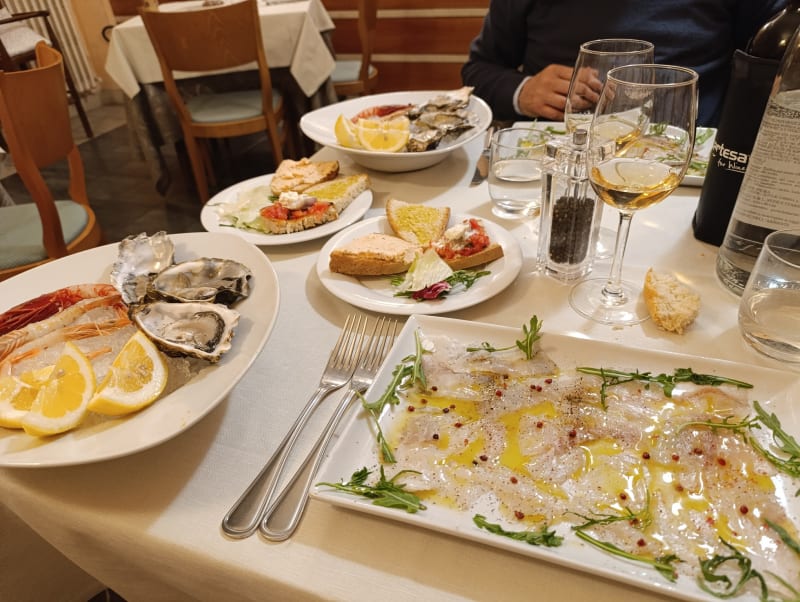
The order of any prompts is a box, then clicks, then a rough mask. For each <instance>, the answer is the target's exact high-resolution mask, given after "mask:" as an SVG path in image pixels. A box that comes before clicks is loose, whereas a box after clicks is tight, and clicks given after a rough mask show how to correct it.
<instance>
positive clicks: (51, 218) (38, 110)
mask: <svg viewBox="0 0 800 602" xmlns="http://www.w3.org/2000/svg"><path fill="white" fill-rule="evenodd" d="M35 60H36V64H37V66H35V67H33V68H31V69H27V70H24V71H8V72H6V71H0V124H2V128H3V134H4V135H5V139H6V143H7V144H8V149H9V151H10V154H11V158H12V159H13V160H14V166H15V167H16V170H17V174H19V177H20V178H21V179H22V182H23V184H24V185H25V188H26V189H27V190H28V192H29V193H30V195H31V197H32V199H33V203H20V204H17V205H12V206H8V207H0V280H4V279H6V278H9V277H11V276H14V275H15V274H18V273H20V272H23V271H25V270H28V269H30V268H32V267H36V266H37V265H41V264H43V263H45V262H47V261H50V260H53V259H57V258H59V257H64V256H65V255H67V254H70V253H75V252H77V251H82V250H84V249H90V248H92V247H95V246H97V245H98V244H100V242H101V239H102V236H101V233H100V226H99V225H98V223H97V220H96V218H95V214H94V212H93V211H92V209H91V207H90V206H89V200H88V198H87V195H86V180H85V175H84V170H83V162H82V160H81V156H80V153H79V152H78V147H77V146H75V141H74V140H73V138H72V127H71V125H70V117H69V102H68V99H67V92H66V86H65V85H64V71H63V59H62V56H61V53H60V52H58V51H57V50H55V49H53V48H51V47H50V46H48V45H47V44H46V43H45V42H40V43H39V44H37V45H36V49H35ZM65 159H66V161H67V164H68V165H69V176H70V177H69V195H70V200H55V199H54V198H53V193H52V191H51V190H50V188H49V187H48V185H47V183H46V182H45V181H44V178H43V177H42V173H41V171H40V169H41V168H42V167H45V166H47V165H50V164H52V163H55V162H57V161H63V160H65Z"/></svg>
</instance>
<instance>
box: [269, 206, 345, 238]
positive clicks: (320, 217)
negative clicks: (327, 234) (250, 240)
mask: <svg viewBox="0 0 800 602" xmlns="http://www.w3.org/2000/svg"><path fill="white" fill-rule="evenodd" d="M278 204H279V201H276V202H275V203H274V205H278ZM314 207H315V208H316V209H317V210H316V211H304V212H303V213H304V215H302V216H300V217H287V218H286V219H281V218H277V217H270V216H267V215H264V213H263V210H262V213H261V215H259V218H258V220H257V224H254V227H256V228H257V229H258V230H261V231H262V232H266V233H268V234H291V233H292V232H301V231H303V230H308V229H309V228H315V227H317V226H321V225H322V224H326V223H328V222H332V221H333V220H335V219H337V218H338V217H339V212H338V211H336V207H335V206H334V205H333V203H327V202H325V203H315V206H314ZM265 209H266V208H265Z"/></svg>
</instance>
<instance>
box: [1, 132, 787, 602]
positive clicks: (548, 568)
mask: <svg viewBox="0 0 800 602" xmlns="http://www.w3.org/2000/svg"><path fill="white" fill-rule="evenodd" d="M482 141H483V140H482V137H481V136H478V137H476V138H475V139H474V140H473V141H471V142H470V143H468V144H466V145H465V146H463V147H461V148H459V149H457V150H455V151H453V152H452V153H451V154H450V155H448V156H447V157H446V158H445V159H444V160H443V161H442V162H440V163H438V164H437V165H435V166H433V167H429V168H427V169H423V170H419V171H413V172H406V173H385V172H378V171H371V170H364V169H363V168H361V167H360V166H359V165H357V164H355V163H354V162H353V161H352V160H351V159H349V158H348V157H347V156H345V155H343V154H340V153H339V152H338V151H337V150H336V149H334V148H329V147H324V148H322V149H321V150H319V151H318V152H317V153H316V154H315V155H314V156H313V157H312V158H313V159H315V160H334V159H335V160H338V161H339V162H340V169H341V172H342V173H359V172H366V173H368V175H369V177H370V186H371V189H372V192H373V201H372V206H371V208H370V209H369V211H368V212H367V214H366V215H365V218H369V217H373V216H379V215H383V214H384V208H385V204H386V201H387V199H388V198H390V197H394V198H398V199H400V200H403V201H407V202H410V203H424V204H426V205H431V206H447V207H450V208H451V211H452V212H453V213H454V214H465V215H471V216H476V217H479V218H481V219H483V220H487V221H493V222H495V223H496V224H498V225H499V226H500V227H501V228H503V229H504V230H506V231H508V232H509V233H510V234H511V235H512V236H513V239H514V241H515V242H516V243H517V244H518V245H519V247H520V250H521V253H522V267H521V270H520V272H519V274H518V276H517V277H516V278H515V279H514V280H513V282H512V283H511V284H510V285H509V286H507V287H506V288H505V289H503V290H500V291H497V292H496V294H495V295H494V296H492V297H491V298H489V299H487V300H484V301H483V302H481V303H479V304H476V305H474V306H471V307H465V308H462V309H458V310H456V311H453V312H451V313H448V314H446V317H450V318H457V319H461V320H468V321H471V322H483V323H489V324H495V325H503V326H510V327H515V328H519V327H520V326H521V325H522V324H525V323H527V321H528V319H529V318H530V316H531V315H533V314H535V315H537V316H538V317H539V319H540V320H541V321H542V324H543V331H544V332H552V333H560V334H564V335H568V336H571V337H576V338H578V339H586V340H594V341H602V342H607V343H614V344H619V345H623V346H625V347H627V348H629V349H630V350H631V353H634V354H635V353H636V351H637V350H639V349H647V350H656V351H663V352H667V353H675V354H681V357H686V356H698V357H704V358H715V359H716V360H720V361H729V362H738V363H742V364H746V365H749V366H761V367H766V368H773V369H778V370H781V371H786V370H796V369H794V368H790V367H789V366H788V365H787V364H784V363H781V362H778V361H776V360H773V359H770V358H768V357H766V356H763V355H760V354H759V353H757V352H756V351H754V350H753V349H751V348H750V347H749V346H748V345H747V343H746V342H745V341H744V340H743V338H742V336H741V335H740V333H739V328H738V325H737V307H738V301H739V298H738V297H736V296H735V295H733V294H732V293H731V292H729V291H728V290H727V289H726V288H725V287H724V286H723V285H721V284H720V282H719V281H718V280H717V277H716V275H715V270H714V265H715V259H716V256H717V248H716V247H714V246H711V245H709V244H706V243H703V242H700V241H698V240H696V239H695V238H694V236H693V234H692V226H691V221H692V215H693V213H694V210H695V207H696V205H697V201H698V196H699V192H700V188H699V187H690V186H682V187H679V188H678V189H677V190H676V191H675V192H674V193H673V194H672V195H670V196H669V197H668V198H667V199H666V200H664V201H663V202H661V203H659V204H656V205H654V206H652V207H650V208H648V209H647V210H644V211H641V212H639V213H638V214H637V215H636V216H635V219H634V220H633V226H632V228H631V231H630V239H629V243H628V248H627V253H626V261H625V266H624V272H623V274H624V276H625V278H626V279H628V280H637V279H639V280H640V281H642V280H643V278H644V274H645V272H646V270H647V269H648V268H650V267H653V268H655V269H657V270H660V271H665V272H670V273H672V274H674V275H676V276H677V277H678V278H679V279H680V280H681V281H682V282H684V283H686V284H687V285H688V286H690V287H691V288H693V289H694V290H695V291H696V292H698V293H699V295H700V297H701V309H700V312H699V315H698V316H697V318H696V320H695V321H694V323H693V324H692V325H691V326H690V327H688V328H687V330H686V331H685V332H684V333H683V334H676V333H672V332H666V331H664V330H660V329H659V328H658V327H657V326H656V325H655V324H654V323H653V322H652V321H651V320H647V321H644V322H642V323H640V324H637V325H634V326H625V327H615V326H610V325H604V324H600V323H595V322H593V321H590V320H588V319H585V318H582V317H580V316H579V315H578V314H577V313H576V312H575V311H573V309H572V308H571V307H570V305H569V303H568V294H569V291H570V287H571V285H570V284H569V283H563V282H561V281H558V280H555V279H553V278H551V277H549V276H547V275H546V274H543V273H541V272H540V271H539V270H538V268H537V266H538V262H537V257H536V255H537V238H538V225H539V220H538V217H536V216H533V217H530V218H525V219H519V220H501V219H497V218H495V217H494V216H493V215H492V212H491V201H490V198H489V193H488V187H487V186H488V185H487V183H486V182H485V181H484V182H483V183H481V184H480V185H478V186H473V187H470V186H469V182H470V179H471V177H472V174H473V171H474V168H475V164H476V161H477V159H478V156H479V154H480V152H481V150H482V148H481V147H482ZM602 220H603V225H604V226H608V227H615V226H616V221H617V216H616V212H614V211H612V210H611V209H610V208H606V210H605V211H604V213H603V218H602ZM326 241H327V238H322V239H318V240H309V241H304V242H299V243H296V244H291V245H283V246H262V247H260V250H261V252H263V253H265V254H266V256H267V258H268V260H269V262H270V263H271V264H272V266H273V267H274V269H275V271H276V273H277V277H278V282H279V288H280V303H279V309H278V313H277V318H276V321H275V324H274V328H273V330H272V332H271V333H270V335H269V338H268V340H267V342H266V344H265V346H264V347H263V349H262V350H261V351H260V353H258V355H257V357H256V358H255V360H254V362H253V364H252V366H251V367H250V369H249V370H248V371H247V372H246V374H245V375H244V376H243V378H242V379H241V380H240V381H239V382H238V383H237V384H236V386H235V387H233V389H232V390H231V391H230V393H229V394H228V395H227V396H226V398H225V399H224V400H223V401H222V402H221V403H220V404H219V405H218V406H216V408H215V409H214V410H213V411H211V412H210V413H209V414H208V415H207V416H205V417H204V418H203V419H202V420H200V421H199V422H197V423H196V424H194V425H193V426H191V428H188V429H185V430H183V431H182V432H180V433H177V434H176V436H174V437H173V438H171V439H169V440H167V441H164V442H163V443H161V444H159V445H157V446H155V447H152V448H149V449H145V450H143V451H140V452H138V453H134V454H130V455H126V456H124V457H119V458H116V459H112V460H106V461H98V462H89V463H85V464H76V465H70V466H59V467H38V468H37V467H28V468H18V467H13V468H2V469H0V504H2V505H4V506H5V507H6V508H7V509H8V510H10V511H11V512H13V513H14V514H15V515H16V516H17V517H19V519H20V520H21V521H22V522H24V524H25V525H27V526H28V527H29V528H30V530H31V531H33V532H35V533H36V534H38V536H40V537H41V538H43V539H44V540H45V541H46V542H48V543H49V544H50V545H51V546H52V547H54V548H55V549H56V550H58V551H59V552H60V553H61V554H62V555H63V556H64V557H65V558H66V559H68V561H69V562H70V563H73V564H74V565H76V566H77V567H80V569H81V570H83V571H85V572H86V574H87V575H89V576H90V577H91V578H93V579H96V580H97V581H99V582H101V583H103V584H104V585H105V586H107V587H109V588H112V589H113V590H114V591H116V592H117V593H118V594H120V595H121V596H123V597H124V598H125V599H126V600H128V601H129V602H137V601H141V602H158V601H164V602H167V601H169V602H176V601H182V600H209V601H210V600H214V601H220V600H254V601H255V600H258V601H264V600H293V601H296V600H348V601H356V600H365V601H366V600H437V601H440V602H441V601H445V600H448V601H450V600H452V601H457V600H461V601H465V600H486V601H496V600H503V601H511V600H548V601H551V600H592V601H594V602H620V600H637V601H640V602H654V601H657V600H668V599H674V598H675V595H674V592H673V593H671V592H670V591H668V590H667V589H666V588H665V587H662V586H659V583H666V581H663V580H659V577H658V575H656V574H655V573H653V575H652V581H653V586H652V588H647V589H642V588H640V587H636V586H634V585H630V584H628V583H625V582H623V581H618V580H615V579H609V578H606V577H603V576H598V575H597V574H593V573H591V572H588V571H583V570H577V569H575V568H570V567H567V566H562V565H560V564H557V563H552V562H548V561H543V560H541V559H534V558H531V557H528V556H524V555H521V554H516V553H514V552H512V551H509V550H505V549H501V548H497V547H493V546H487V545H484V544H482V543H480V542H476V541H472V540H470V539H467V538H464V537H459V536H455V535H454V534H452V533H443V532H438V531H436V530H428V529H422V528H419V527H416V526H413V525H409V524H404V523H403V522H399V521H393V520H386V519H384V518H382V517H378V516H372V515H370V514H366V513H361V512H356V511H352V510H350V509H346V508H341V507H338V506H334V505H331V504H329V503H327V502H326V501H324V500H320V499H316V498H312V499H311V500H310V501H309V504H308V507H307V508H306V512H305V514H304V516H303V519H302V522H301V523H300V526H299V528H298V529H297V531H296V532H295V533H294V535H293V536H292V537H291V538H289V539H288V540H286V541H283V542H271V541H267V540H266V539H264V538H263V537H261V536H260V535H258V534H256V535H253V536H251V537H249V538H244V539H232V538H229V537H227V536H226V535H225V534H224V533H223V531H222V529H221V528H220V522H221V519H222V518H223V516H224V515H225V514H226V513H227V512H228V510H229V509H230V508H231V506H232V505H233V503H234V502H235V501H236V500H237V498H238V497H239V496H240V494H241V493H242V492H243V491H244V489H245V488H246V487H247V486H248V484H249V483H250V482H251V480H252V479H253V478H254V476H255V475H256V474H257V473H258V472H259V470H260V469H261V467H262V466H263V464H264V463H265V461H266V460H267V459H268V458H270V456H271V455H272V454H273V453H274V452H275V451H276V448H277V446H278V444H279V442H280V441H281V440H282V439H283V437H284V435H285V434H286V433H287V432H288V431H289V429H290V426H291V425H292V423H293V422H294V420H295V418H296V417H297V416H298V414H299V413H300V411H301V408H302V407H303V406H304V404H305V402H306V401H307V400H308V398H309V396H310V395H311V393H312V392H313V391H314V389H315V388H316V385H317V380H318V378H319V376H320V374H321V372H322V369H323V367H324V365H325V363H326V361H327V358H328V354H329V352H330V350H331V349H332V348H333V346H334V344H335V342H336V339H337V337H338V335H339V333H340V331H341V329H342V326H343V325H344V323H345V321H346V319H347V317H348V315H350V314H353V313H365V314H367V315H368V316H369V317H370V319H374V318H375V317H377V316H378V315H379V314H377V313H375V312H371V311H364V310H362V309H359V308H356V307H353V306H352V305H350V304H349V303H346V302H345V301H343V300H341V299H339V298H338V297H337V296H334V295H333V294H331V293H330V292H329V291H328V289H326V287H325V286H323V283H322V282H321V280H320V278H319V277H318V275H317V271H316V263H317V258H318V255H319V253H320V251H321V249H322V247H323V245H324V244H325V243H326ZM608 269H609V262H608V260H604V261H600V262H597V263H596V264H595V265H594V267H593V273H592V276H598V275H600V276H605V275H606V274H607V273H608ZM394 317H395V319H397V320H398V321H399V322H400V324H402V323H403V322H404V321H405V320H406V319H407V318H406V317H404V316H401V315H398V316H394ZM736 365H739V364H736ZM342 395H343V392H342V391H340V392H338V393H334V394H332V395H331V396H330V397H329V398H328V400H326V401H325V402H324V403H323V404H322V405H321V406H320V407H319V408H318V410H317V411H316V412H315V413H314V414H313V415H312V417H311V420H310V422H309V425H308V427H307V428H306V429H305V430H304V431H303V434H302V435H301V437H300V439H299V442H298V447H297V448H296V450H295V451H294V452H293V454H292V455H291V456H290V458H289V460H288V467H289V468H290V469H294V468H296V467H297V466H299V464H300V462H301V460H302V458H304V457H305V454H306V452H307V451H308V450H309V449H310V448H311V447H312V446H313V443H314V441H315V440H316V438H317V436H318V435H319V433H320V432H321V430H322V428H323V425H324V424H325V423H326V422H327V420H328V418H329V417H330V416H331V415H332V413H333V411H334V408H335V406H336V405H337V401H338V399H339V398H341V396H342ZM343 476H346V475H343ZM7 545H9V542H7V541H4V546H7ZM11 545H15V544H13V543H12V544H11ZM10 561H11V562H12V563H14V564H16V565H18V566H16V567H8V566H4V568H3V570H4V571H9V570H12V571H17V572H24V571H25V570H26V569H27V570H29V571H34V574H36V573H35V570H36V569H38V570H39V571H42V568H41V567H38V566H37V565H36V559H35V558H24V557H23V558H12V559H10ZM32 565H33V566H32ZM3 594H4V592H2V591H0V599H14V597H13V595H12V596H11V597H9V598H5V597H4V595H3ZM65 599H66V598H65Z"/></svg>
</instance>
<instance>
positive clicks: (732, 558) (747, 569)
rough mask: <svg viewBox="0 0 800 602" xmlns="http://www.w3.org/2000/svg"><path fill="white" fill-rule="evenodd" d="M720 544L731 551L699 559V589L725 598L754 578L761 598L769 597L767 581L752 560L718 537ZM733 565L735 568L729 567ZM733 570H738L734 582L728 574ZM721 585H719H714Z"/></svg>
mask: <svg viewBox="0 0 800 602" xmlns="http://www.w3.org/2000/svg"><path fill="white" fill-rule="evenodd" d="M720 541H721V542H722V544H723V545H724V546H725V547H726V548H728V549H729V550H730V551H731V554H729V555H727V556H725V555H722V554H715V555H714V556H712V557H711V558H707V559H705V560H700V571H701V572H702V576H698V578H697V584H698V585H699V587H700V589H702V590H703V591H705V592H708V593H709V594H711V595H712V596H715V597H717V598H722V599H725V600H727V599H728V598H733V597H734V596H737V595H738V594H739V592H741V591H742V589H743V588H744V587H745V585H747V582H748V581H750V580H752V579H755V580H756V581H758V583H759V586H760V590H761V594H760V598H761V600H768V599H769V589H768V588H767V583H766V581H765V580H764V577H763V575H762V574H761V573H759V572H758V571H757V570H755V569H754V568H753V561H752V560H750V559H749V558H748V557H747V556H745V555H744V554H742V553H741V552H740V551H739V550H737V549H736V548H734V547H733V546H732V545H730V544H729V543H728V542H727V541H725V540H724V539H722V538H720ZM732 565H735V568H731V567H732ZM723 567H724V568H725V569H726V572H725V573H718V572H717V571H718V570H719V569H720V568H723ZM733 571H738V574H739V580H738V581H737V582H736V583H733V581H731V578H730V577H729V576H728V574H730V573H732V572H733ZM715 585H716V586H722V587H721V589H720V588H719V587H716V588H715V587H714V586H715Z"/></svg>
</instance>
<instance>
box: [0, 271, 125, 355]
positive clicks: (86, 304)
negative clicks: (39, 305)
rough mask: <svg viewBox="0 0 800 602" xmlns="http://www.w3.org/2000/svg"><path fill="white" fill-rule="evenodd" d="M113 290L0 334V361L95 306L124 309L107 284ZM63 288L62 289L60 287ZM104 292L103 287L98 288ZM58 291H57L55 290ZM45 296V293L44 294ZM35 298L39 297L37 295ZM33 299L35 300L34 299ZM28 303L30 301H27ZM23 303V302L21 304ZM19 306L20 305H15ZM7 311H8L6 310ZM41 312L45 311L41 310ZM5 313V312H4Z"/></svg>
mask: <svg viewBox="0 0 800 602" xmlns="http://www.w3.org/2000/svg"><path fill="white" fill-rule="evenodd" d="M96 286H97V287H105V286H106V285H96ZM109 288H111V289H112V290H113V291H114V292H113V294H110V293H109V294H106V296H100V297H91V298H84V299H82V300H79V301H77V302H73V303H72V304H71V305H69V306H68V307H66V309H62V310H61V311H58V313H55V312H54V311H50V312H49V314H50V317H48V318H46V319H43V320H39V321H38V322H35V321H31V320H28V322H27V325H25V326H23V327H21V328H17V329H16V330H12V331H10V332H7V333H6V334H3V335H2V336H0V363H2V362H3V360H5V359H6V358H7V357H8V356H9V355H10V354H11V353H13V351H14V350H15V349H19V348H20V347H21V346H22V345H24V344H26V343H28V342H30V341H33V340H34V339H38V338H40V337H43V336H45V335H47V334H49V333H52V332H54V331H56V330H58V329H60V328H63V327H65V326H67V325H69V324H71V323H72V322H74V321H75V320H76V319H77V318H78V317H80V316H81V315H83V314H85V313H86V312H87V311H89V310H91V309H94V308H96V307H104V306H107V307H119V308H120V309H122V310H124V309H125V308H126V306H125V304H124V303H123V302H122V296H121V295H120V294H119V293H117V292H116V289H114V287H113V286H110V285H109ZM62 290H63V289H62ZM98 290H101V291H103V292H106V289H105V288H100V289H98ZM56 292H59V291H56ZM45 296H46V295H45ZM37 299H39V298H38V297H37ZM34 301H35V300H34ZM29 303H30V302H29ZM23 305H24V304H23ZM17 307H20V306H17ZM6 313H8V312H6ZM42 313H45V314H46V313H47V311H45V310H43V311H42ZM4 315H5V314H4Z"/></svg>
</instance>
